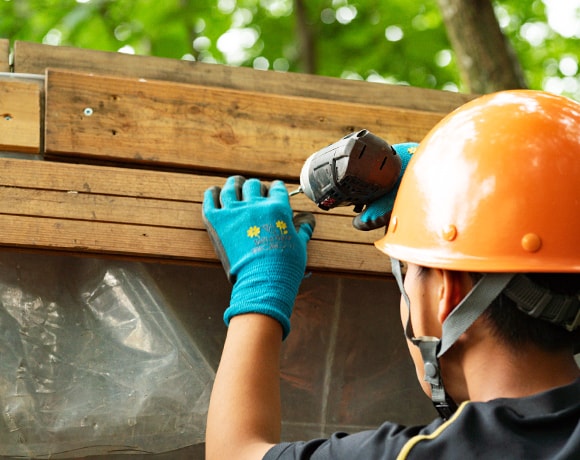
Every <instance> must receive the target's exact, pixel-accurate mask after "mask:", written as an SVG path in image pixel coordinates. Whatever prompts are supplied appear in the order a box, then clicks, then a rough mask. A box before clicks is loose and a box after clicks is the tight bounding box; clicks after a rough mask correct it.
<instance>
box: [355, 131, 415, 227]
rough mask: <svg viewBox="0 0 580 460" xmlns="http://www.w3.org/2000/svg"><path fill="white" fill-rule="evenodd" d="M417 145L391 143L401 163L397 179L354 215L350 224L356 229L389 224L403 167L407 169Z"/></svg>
mask: <svg viewBox="0 0 580 460" xmlns="http://www.w3.org/2000/svg"><path fill="white" fill-rule="evenodd" d="M418 146H419V144H417V143H415V142H407V143H404V144H394V145H393V148H394V149H395V151H396V152H397V154H398V155H399V156H400V157H401V163H402V165H401V173H400V174H399V179H398V180H397V182H396V183H395V185H394V186H393V188H392V189H391V191H390V192H389V193H387V194H386V195H383V196H382V197H380V198H377V199H376V200H375V201H373V202H372V203H370V204H368V205H366V206H365V208H364V210H363V211H362V212H361V213H360V214H357V215H356V216H355V217H354V219H353V220H352V225H353V227H354V228H356V229H357V230H374V229H376V228H380V227H385V226H387V225H389V220H390V219H391V211H392V210H393V205H394V204H395V197H396V196H397V191H398V190H399V185H400V184H401V179H402V178H403V174H404V173H405V169H407V165H408V164H409V160H410V159H411V156H412V155H413V153H415V150H416V149H417V147H418Z"/></svg>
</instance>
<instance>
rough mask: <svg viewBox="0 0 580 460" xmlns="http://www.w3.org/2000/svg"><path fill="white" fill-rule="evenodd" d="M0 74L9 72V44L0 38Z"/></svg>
mask: <svg viewBox="0 0 580 460" xmlns="http://www.w3.org/2000/svg"><path fill="white" fill-rule="evenodd" d="M0 72H10V42H9V41H8V40H7V39H5V38H0Z"/></svg>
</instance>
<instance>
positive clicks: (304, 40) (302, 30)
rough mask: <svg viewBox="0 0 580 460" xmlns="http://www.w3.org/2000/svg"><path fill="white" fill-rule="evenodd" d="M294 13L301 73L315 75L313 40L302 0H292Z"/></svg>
mask: <svg viewBox="0 0 580 460" xmlns="http://www.w3.org/2000/svg"><path fill="white" fill-rule="evenodd" d="M294 9H295V11H296V29H297V34H296V37H297V39H298V49H299V53H300V55H299V59H300V64H301V67H302V72H303V73H309V74H315V73H316V57H315V52H314V39H313V36H312V28H311V26H310V24H309V23H308V15H307V14H306V5H305V4H304V0H294Z"/></svg>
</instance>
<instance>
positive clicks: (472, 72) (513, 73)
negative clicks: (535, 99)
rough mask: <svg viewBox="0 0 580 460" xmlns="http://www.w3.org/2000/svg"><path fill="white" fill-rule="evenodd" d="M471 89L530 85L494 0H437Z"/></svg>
mask: <svg viewBox="0 0 580 460" xmlns="http://www.w3.org/2000/svg"><path fill="white" fill-rule="evenodd" d="M437 2H438V3H439V8H440V10H441V13H442V15H443V20H444V22H445V27H446V30H447V35H448V36H449V41H450V42H451V46H452V47H453V50H454V51H455V54H456V56H457V62H458V65H459V69H460V72H461V79H462V81H463V83H464V84H465V85H466V86H467V88H468V91H469V92H471V93H476V94H486V93H491V92H494V91H500V90H504V89H516V88H526V87H527V83H526V81H525V78H524V74H523V71H522V68H521V66H520V62H519V60H518V58H517V56H516V54H515V52H514V51H513V49H512V47H511V45H510V43H509V42H508V41H507V39H506V37H505V36H504V34H503V33H502V31H501V29H500V27H499V23H498V21H497V18H496V17H495V13H494V11H493V5H492V2H491V0H437Z"/></svg>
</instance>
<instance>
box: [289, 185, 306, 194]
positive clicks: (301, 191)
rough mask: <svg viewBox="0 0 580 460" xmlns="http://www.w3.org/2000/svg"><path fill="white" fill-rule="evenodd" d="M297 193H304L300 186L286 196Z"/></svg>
mask: <svg viewBox="0 0 580 460" xmlns="http://www.w3.org/2000/svg"><path fill="white" fill-rule="evenodd" d="M299 193H304V188H302V185H301V186H300V187H298V188H297V189H296V190H293V191H291V192H290V193H289V194H288V196H294V195H298V194H299Z"/></svg>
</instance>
